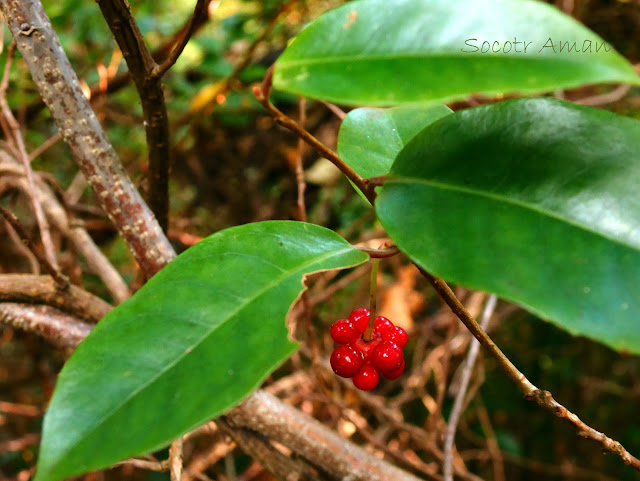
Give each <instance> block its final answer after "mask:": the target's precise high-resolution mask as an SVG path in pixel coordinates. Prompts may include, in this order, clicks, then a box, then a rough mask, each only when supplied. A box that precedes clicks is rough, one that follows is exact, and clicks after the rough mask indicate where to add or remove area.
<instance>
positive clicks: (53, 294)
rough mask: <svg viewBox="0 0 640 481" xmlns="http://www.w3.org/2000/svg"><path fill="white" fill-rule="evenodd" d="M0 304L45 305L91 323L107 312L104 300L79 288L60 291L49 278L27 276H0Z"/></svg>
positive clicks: (70, 287)
mask: <svg viewBox="0 0 640 481" xmlns="http://www.w3.org/2000/svg"><path fill="white" fill-rule="evenodd" d="M0 301H10V302H23V303H24V302H26V303H29V304H46V305H48V306H51V307H55V308H56V309H60V310H61V311H64V312H65V313H67V314H70V315H73V316H75V317H77V318H79V319H82V320H83V321H87V322H91V323H94V324H95V323H96V322H98V321H99V320H100V319H102V318H103V317H104V316H105V315H106V314H107V313H108V312H109V311H110V310H111V306H110V305H109V304H107V303H106V302H105V301H103V300H102V299H100V298H99V297H96V296H94V295H93V294H91V293H89V292H87V291H85V290H84V289H81V288H80V287H77V286H74V285H70V286H69V288H68V289H65V290H61V289H59V287H58V286H57V285H56V283H55V282H54V281H53V280H52V279H51V277H49V276H37V275H31V274H0Z"/></svg>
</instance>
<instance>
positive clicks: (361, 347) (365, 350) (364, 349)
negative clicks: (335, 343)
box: [349, 337, 382, 361]
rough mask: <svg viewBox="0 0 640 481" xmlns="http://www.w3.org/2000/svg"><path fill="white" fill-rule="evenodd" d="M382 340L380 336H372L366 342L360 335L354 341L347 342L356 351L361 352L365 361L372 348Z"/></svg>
mask: <svg viewBox="0 0 640 481" xmlns="http://www.w3.org/2000/svg"><path fill="white" fill-rule="evenodd" d="M381 342H382V339H381V338H377V339H376V338H374V339H372V340H371V341H369V342H366V341H365V340H364V339H362V338H361V337H360V338H358V339H356V342H352V343H351V344H349V346H350V347H353V348H354V349H355V350H356V351H358V352H359V353H360V354H362V358H363V359H364V360H365V361H367V360H368V359H369V357H370V356H371V353H372V352H373V350H374V349H375V348H376V347H377V346H378V344H380V343H381Z"/></svg>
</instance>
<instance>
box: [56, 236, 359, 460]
mask: <svg viewBox="0 0 640 481" xmlns="http://www.w3.org/2000/svg"><path fill="white" fill-rule="evenodd" d="M352 251H353V247H351V246H349V247H345V248H344V249H341V250H339V251H332V252H330V253H328V254H324V255H322V256H319V257H315V258H313V259H312V260H309V261H307V262H304V263H302V264H300V265H299V266H298V267H296V268H295V269H294V270H290V271H285V273H284V274H282V275H281V276H279V277H277V278H275V279H274V280H273V281H272V282H269V283H268V284H266V285H265V286H264V287H262V288H261V289H259V290H257V291H255V293H254V295H253V296H252V297H249V298H247V299H246V301H245V302H243V303H242V304H240V305H239V306H238V308H237V309H235V310H234V311H231V312H230V313H229V314H228V315H227V317H226V318H225V319H226V320H229V319H232V318H233V317H235V316H237V314H238V313H239V312H241V311H242V310H243V309H244V308H245V307H246V306H247V305H248V304H250V303H251V302H253V301H254V300H255V299H257V298H259V297H260V296H261V295H263V294H264V293H265V292H268V291H269V290H271V289H273V288H274V287H275V286H276V285H278V284H279V283H281V282H283V281H284V280H285V279H287V278H288V277H291V276H293V275H295V274H296V273H298V272H300V271H301V270H303V269H305V268H307V267H310V266H312V265H314V264H316V263H318V262H322V261H325V260H327V259H330V258H331V257H333V256H339V255H342V254H348V253H350V252H352ZM302 288H304V286H302ZM221 324H222V322H220V323H218V324H216V326H215V327H214V328H212V329H211V330H209V331H208V332H207V333H206V334H205V335H203V336H202V337H201V338H200V339H199V340H198V341H197V342H196V343H194V344H192V345H191V346H186V348H185V350H184V352H183V353H182V354H181V355H180V356H178V357H177V358H176V359H175V361H173V362H172V363H170V364H168V365H166V366H165V368H164V369H163V370H162V371H160V372H159V373H158V374H157V375H156V376H154V377H152V378H150V379H149V381H148V382H146V383H144V384H142V385H141V386H140V387H139V388H138V389H136V390H135V391H133V392H132V393H131V395H130V396H128V397H127V398H125V399H124V400H123V401H122V402H121V403H120V404H118V405H117V406H116V407H115V408H114V409H112V410H111V411H109V412H108V413H107V414H106V415H105V416H103V418H102V420H101V421H100V422H99V423H98V424H96V425H95V426H94V427H93V428H92V429H90V430H89V431H86V432H84V433H83V434H82V436H80V437H79V439H78V441H77V442H74V443H73V444H70V445H69V446H68V449H66V450H65V451H66V452H67V453H68V452H70V451H72V450H73V449H74V448H75V447H76V446H77V445H78V444H79V443H80V441H81V440H82V439H83V438H86V437H87V436H89V435H91V434H92V433H93V432H95V431H96V430H97V429H98V428H100V426H102V425H103V424H105V422H106V421H107V420H108V419H110V418H111V417H112V416H113V415H114V414H115V413H117V412H118V411H120V409H121V408H122V407H123V406H125V405H126V404H127V403H128V402H129V401H131V399H133V398H134V397H135V396H136V395H138V394H140V393H141V392H143V391H144V390H145V389H147V388H148V387H149V386H151V385H152V384H153V383H154V382H155V381H156V380H158V379H159V378H161V377H162V376H163V375H164V374H165V373H166V372H168V371H169V370H171V369H172V368H173V367H174V366H175V365H176V364H178V362H180V361H181V360H182V359H184V358H185V357H186V356H187V355H189V354H190V353H191V352H192V351H193V350H194V349H195V348H196V347H197V346H199V345H200V344H201V343H202V342H204V340H205V339H207V338H208V337H209V336H210V335H211V334H212V333H213V332H215V330H216V329H217V328H218V327H219V326H220V325H221ZM188 348H191V349H190V350H189V352H187V349H188ZM59 461H60V458H59V459H58V463H59ZM58 463H56V465H57V464H58Z"/></svg>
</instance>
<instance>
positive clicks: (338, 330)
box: [329, 319, 360, 344]
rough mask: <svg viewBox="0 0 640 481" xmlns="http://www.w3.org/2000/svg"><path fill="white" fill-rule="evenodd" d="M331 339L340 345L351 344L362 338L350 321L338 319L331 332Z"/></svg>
mask: <svg viewBox="0 0 640 481" xmlns="http://www.w3.org/2000/svg"><path fill="white" fill-rule="evenodd" d="M329 333H330V334H331V339H333V340H334V341H335V342H337V343H338V344H349V343H350V342H353V341H355V340H356V339H358V338H359V337H360V334H359V333H358V331H356V330H355V328H354V327H353V324H352V323H351V321H350V320H349V319H338V320H337V321H336V322H334V323H333V325H332V326H331V330H330V331H329Z"/></svg>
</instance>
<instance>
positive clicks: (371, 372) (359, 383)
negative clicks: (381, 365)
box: [353, 364, 380, 391]
mask: <svg viewBox="0 0 640 481" xmlns="http://www.w3.org/2000/svg"><path fill="white" fill-rule="evenodd" d="M379 381H380V374H378V370H377V369H376V368H375V367H373V366H372V365H371V364H365V365H364V366H362V369H360V371H359V372H358V374H356V375H355V376H353V385H354V386H355V387H357V388H358V389H360V390H362V391H371V390H372V389H373V388H374V387H376V386H377V385H378V382H379Z"/></svg>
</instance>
